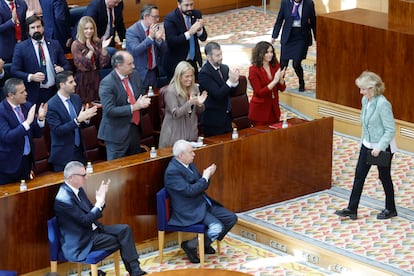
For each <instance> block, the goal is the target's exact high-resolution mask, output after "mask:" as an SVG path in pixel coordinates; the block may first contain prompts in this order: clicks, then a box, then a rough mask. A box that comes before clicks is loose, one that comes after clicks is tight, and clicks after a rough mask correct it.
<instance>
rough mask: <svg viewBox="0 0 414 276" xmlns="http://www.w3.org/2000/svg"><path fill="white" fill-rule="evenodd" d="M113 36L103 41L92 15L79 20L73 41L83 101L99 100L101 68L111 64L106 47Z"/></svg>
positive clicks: (78, 81)
mask: <svg viewBox="0 0 414 276" xmlns="http://www.w3.org/2000/svg"><path fill="white" fill-rule="evenodd" d="M111 39H112V37H110V38H108V39H106V40H103V41H101V40H100V39H99V38H98V36H97V34H96V24H95V21H94V20H93V18H92V17H90V16H83V17H82V18H81V19H80V20H79V24H78V33H77V35H76V40H75V41H74V42H73V43H72V47H71V50H72V57H73V62H74V64H75V66H76V73H75V81H76V84H77V85H76V93H77V94H78V95H79V96H80V97H81V99H82V102H83V103H89V102H92V101H96V100H99V95H98V90H99V81H100V76H99V69H101V68H104V67H105V66H107V65H108V64H109V61H110V57H109V55H108V52H107V50H106V48H107V47H108V45H109V44H110V42H111Z"/></svg>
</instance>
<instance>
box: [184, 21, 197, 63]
mask: <svg viewBox="0 0 414 276" xmlns="http://www.w3.org/2000/svg"><path fill="white" fill-rule="evenodd" d="M185 21H186V24H187V29H188V30H189V29H190V28H191V19H190V17H189V16H188V15H186V16H185ZM194 56H195V42H194V35H192V36H191V37H190V50H189V51H188V58H189V59H191V60H194Z"/></svg>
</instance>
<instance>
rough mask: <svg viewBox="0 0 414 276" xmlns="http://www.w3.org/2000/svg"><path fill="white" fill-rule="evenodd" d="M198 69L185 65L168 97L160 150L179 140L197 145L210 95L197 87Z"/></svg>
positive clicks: (177, 72) (178, 67)
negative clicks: (206, 102)
mask: <svg viewBox="0 0 414 276" xmlns="http://www.w3.org/2000/svg"><path fill="white" fill-rule="evenodd" d="M194 79H195V78H194V68H193V66H191V64H190V63H188V62H186V61H181V62H180V63H178V65H177V67H176V68H175V72H174V76H173V78H172V79H171V82H170V84H169V86H168V90H167V93H166V94H165V95H164V102H165V116H164V121H163V122H162V126H161V133H160V144H159V147H160V148H162V147H171V146H172V145H173V144H174V143H175V142H176V141H177V140H180V139H184V140H187V141H195V140H196V139H197V136H198V115H199V114H200V113H201V112H203V111H204V101H205V100H206V98H207V92H206V91H203V93H201V95H200V91H199V90H198V86H197V85H196V84H195V83H194Z"/></svg>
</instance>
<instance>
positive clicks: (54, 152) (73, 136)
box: [46, 71, 97, 172]
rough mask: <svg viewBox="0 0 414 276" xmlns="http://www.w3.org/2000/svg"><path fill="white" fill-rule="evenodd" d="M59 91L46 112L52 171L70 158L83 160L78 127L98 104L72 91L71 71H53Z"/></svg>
mask: <svg viewBox="0 0 414 276" xmlns="http://www.w3.org/2000/svg"><path fill="white" fill-rule="evenodd" d="M56 84H57V86H58V89H59V90H58V91H57V93H56V95H54V96H53V97H52V98H51V99H50V100H49V101H48V102H47V104H48V107H49V110H48V112H47V115H46V120H47V123H48V124H49V127H50V140H51V147H50V158H49V162H50V163H52V164H53V169H54V171H55V172H60V171H63V169H64V168H65V165H66V164H67V163H68V162H69V161H72V160H76V161H80V162H82V163H85V155H84V146H83V143H82V135H81V131H80V128H81V127H82V126H84V125H85V124H88V123H89V120H90V118H92V117H93V116H95V115H96V112H97V107H96V106H92V107H90V108H89V105H88V104H86V105H85V106H84V107H82V100H81V98H80V97H79V95H77V94H75V87H76V82H75V80H74V79H73V73H72V72H71V71H63V72H61V73H59V74H57V75H56Z"/></svg>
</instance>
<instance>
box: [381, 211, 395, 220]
mask: <svg viewBox="0 0 414 276" xmlns="http://www.w3.org/2000/svg"><path fill="white" fill-rule="evenodd" d="M396 216H397V211H395V210H394V211H390V210H388V209H384V210H382V211H381V213H379V214H378V215H377V219H389V218H392V217H396Z"/></svg>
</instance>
